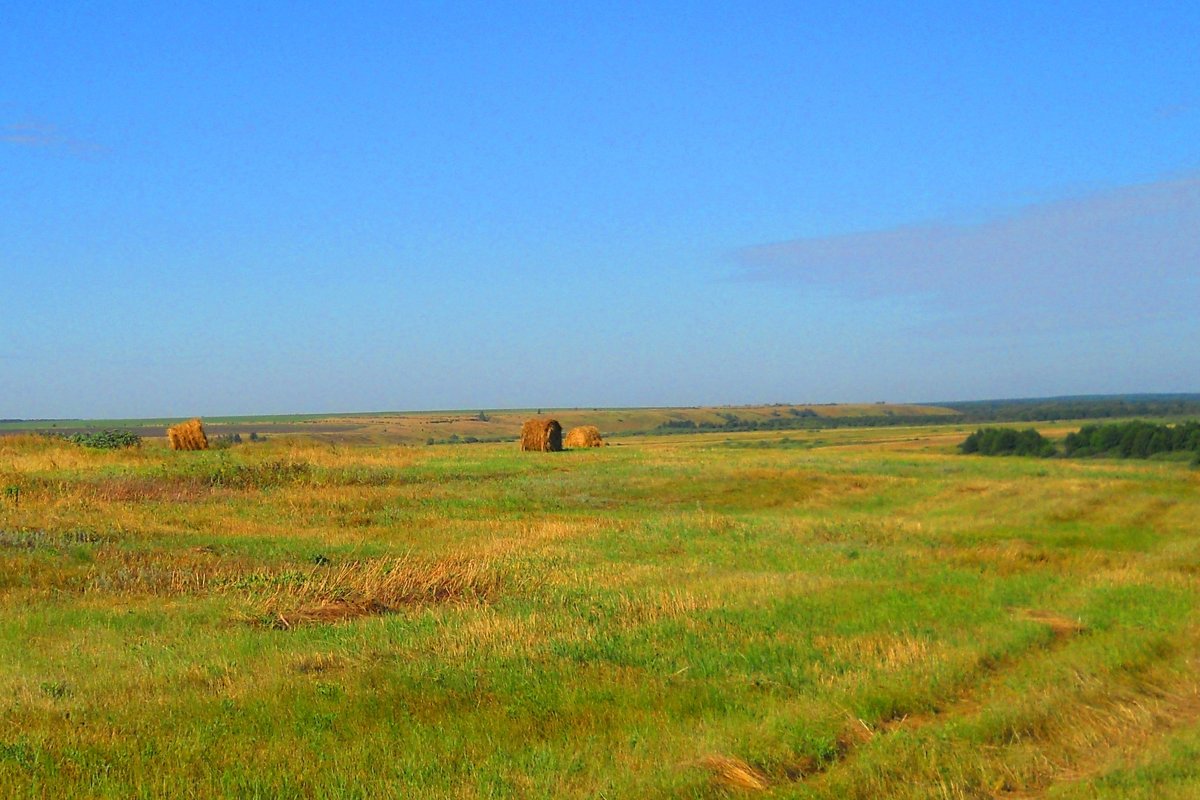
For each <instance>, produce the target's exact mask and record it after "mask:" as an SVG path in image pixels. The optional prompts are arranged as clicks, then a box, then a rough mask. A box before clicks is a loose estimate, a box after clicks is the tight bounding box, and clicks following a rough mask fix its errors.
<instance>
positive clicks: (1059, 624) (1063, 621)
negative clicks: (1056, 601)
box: [1017, 608, 1087, 639]
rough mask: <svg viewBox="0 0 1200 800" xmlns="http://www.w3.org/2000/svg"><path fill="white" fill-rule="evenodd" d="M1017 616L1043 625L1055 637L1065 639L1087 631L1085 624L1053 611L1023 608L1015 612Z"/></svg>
mask: <svg viewBox="0 0 1200 800" xmlns="http://www.w3.org/2000/svg"><path fill="white" fill-rule="evenodd" d="M1017 616H1019V617H1020V618H1021V619H1027V620H1029V621H1030V622H1037V623H1040V624H1042V625H1045V626H1046V627H1048V628H1049V629H1050V632H1051V633H1052V634H1053V635H1054V638H1055V639H1065V638H1068V637H1071V636H1078V635H1079V634H1081V633H1084V632H1086V631H1087V626H1086V625H1084V624H1083V623H1082V622H1080V621H1079V620H1076V619H1071V618H1070V617H1065V616H1063V615H1062V614H1058V613H1056V612H1054V611H1045V610H1042V609H1034V608H1025V609H1021V610H1019V611H1018V612H1017Z"/></svg>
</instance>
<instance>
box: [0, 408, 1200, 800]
mask: <svg viewBox="0 0 1200 800" xmlns="http://www.w3.org/2000/svg"><path fill="white" fill-rule="evenodd" d="M1067 427H1069V426H1058V428H1055V430H1056V431H1058V430H1060V429H1066V428H1067ZM966 430H967V429H966V428H954V427H950V426H947V427H932V426H930V427H918V428H872V429H845V430H823V431H811V432H801V431H792V432H779V433H761V432H760V433H750V434H693V435H677V436H668V437H658V438H655V437H639V438H631V439H624V440H617V441H618V444H616V445H615V446H610V447H606V448H601V449H594V450H587V451H582V450H581V451H569V452H564V453H557V454H528V453H520V452H517V451H516V449H515V447H514V446H513V445H512V444H507V443H506V444H475V445H471V446H434V447H423V446H422V447H408V446H398V445H391V444H379V443H353V442H351V443H346V442H336V441H320V440H311V439H293V438H288V437H284V436H279V437H272V438H271V440H270V441H268V442H267V443H265V444H255V445H243V446H237V447H233V448H230V449H227V450H220V451H207V452H198V453H184V452H171V451H168V450H166V449H165V448H163V447H161V446H160V445H158V444H157V443H154V442H148V443H147V444H145V445H144V446H143V447H142V448H140V449H134V450H128V451H121V452H108V451H92V450H87V449H84V448H80V447H76V446H73V445H71V444H68V443H66V442H62V441H56V440H50V439H43V438H40V437H34V436H28V435H16V436H3V437H0V488H3V489H4V492H3V494H2V495H0V602H2V604H3V605H2V609H3V610H2V611H0V630H2V635H0V704H2V705H0V714H2V717H0V796H4V797H15V798H20V797H48V798H49V797H53V798H60V797H111V798H129V797H238V798H243V797H262V798H274V797H314V798H335V797H336V798H343V797H346V798H357V797H361V798H379V797H385V798H386V797H394V798H435V797H464V798H476V797H478V798H492V797H495V798H500V797H512V798H525V797H531V798H572V797H576V798H596V797H603V798H610V799H612V798H673V797H693V798H709V797H725V796H759V797H772V798H880V797H897V798H929V797H944V798H986V797H1012V798H1027V797H1048V798H1072V799H1073V800H1077V799H1081V798H1106V799H1107V798H1128V797H1140V798H1162V797H1174V798H1192V797H1198V796H1200V685H1198V684H1200V671H1198V669H1197V668H1198V666H1200V665H1198V664H1197V658H1198V656H1200V649H1198V645H1200V627H1198V624H1197V623H1198V622H1200V616H1198V614H1197V604H1196V591H1197V587H1198V585H1200V537H1198V534H1200V525H1198V523H1197V520H1200V471H1197V470H1193V469H1189V468H1188V467H1187V466H1186V465H1183V464H1179V463H1170V462H1155V461H1148V462H1147V461H1143V462H1133V461H1129V462H1118V461H1104V460H1096V461H1067V460H1059V459H1050V460H1033V459H1016V458H1008V459H1005V458H982V457H968V456H960V455H957V454H956V453H955V450H954V445H955V444H956V443H957V442H958V441H960V440H961V438H962V436H963V435H964V434H965V432H966Z"/></svg>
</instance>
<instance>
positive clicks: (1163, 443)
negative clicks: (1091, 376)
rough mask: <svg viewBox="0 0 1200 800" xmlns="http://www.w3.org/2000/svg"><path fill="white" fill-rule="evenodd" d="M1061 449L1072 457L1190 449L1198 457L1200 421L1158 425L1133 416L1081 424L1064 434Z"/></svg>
mask: <svg viewBox="0 0 1200 800" xmlns="http://www.w3.org/2000/svg"><path fill="white" fill-rule="evenodd" d="M1063 452H1064V453H1065V454H1066V455H1068V456H1072V457H1076V458H1082V457H1086V456H1108V457H1110V458H1149V457H1150V456H1153V455H1157V454H1159V453H1183V452H1186V453H1194V454H1196V455H1195V456H1194V458H1195V459H1196V460H1200V422H1197V421H1195V420H1192V421H1190V422H1181V423H1179V424H1178V425H1160V424H1156V423H1153V422H1143V421H1142V420H1133V421H1130V422H1110V423H1107V424H1103V425H1085V426H1084V427H1082V428H1080V429H1079V431H1078V432H1076V433H1069V434H1067V438H1066V439H1065V440H1064V441H1063Z"/></svg>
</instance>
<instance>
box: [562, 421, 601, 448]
mask: <svg viewBox="0 0 1200 800" xmlns="http://www.w3.org/2000/svg"><path fill="white" fill-rule="evenodd" d="M563 444H564V445H565V446H567V447H602V446H603V445H604V440H603V439H601V438H600V429H599V428H597V427H596V426H595V425H580V426H579V427H578V428H571V430H569V431H567V438H565V439H563Z"/></svg>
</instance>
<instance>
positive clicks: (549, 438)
mask: <svg viewBox="0 0 1200 800" xmlns="http://www.w3.org/2000/svg"><path fill="white" fill-rule="evenodd" d="M563 445H566V446H567V447H601V446H603V445H604V440H603V439H601V438H600V429H599V428H597V427H596V426H595V425H580V426H579V427H578V428H572V429H571V430H570V432H569V433H567V438H566V439H563V434H562V425H559V424H558V420H556V419H548V418H537V419H531V420H526V422H525V424H524V425H522V426H521V449H522V450H533V451H536V452H542V453H554V452H558V451H559V450H562V449H563Z"/></svg>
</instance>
